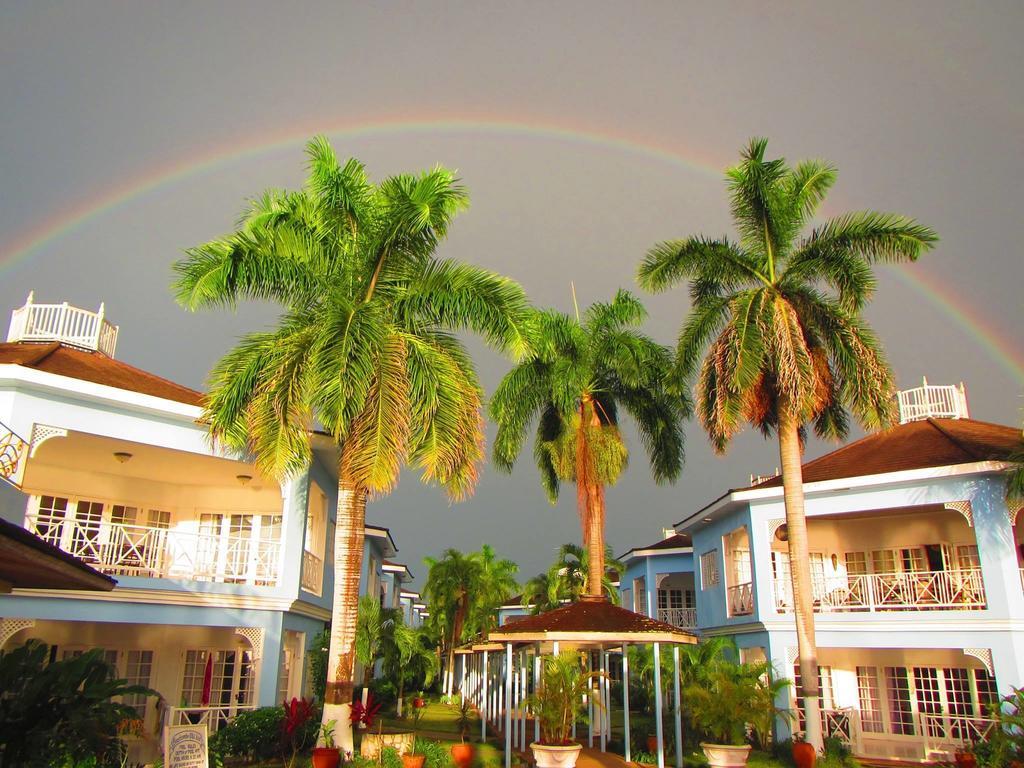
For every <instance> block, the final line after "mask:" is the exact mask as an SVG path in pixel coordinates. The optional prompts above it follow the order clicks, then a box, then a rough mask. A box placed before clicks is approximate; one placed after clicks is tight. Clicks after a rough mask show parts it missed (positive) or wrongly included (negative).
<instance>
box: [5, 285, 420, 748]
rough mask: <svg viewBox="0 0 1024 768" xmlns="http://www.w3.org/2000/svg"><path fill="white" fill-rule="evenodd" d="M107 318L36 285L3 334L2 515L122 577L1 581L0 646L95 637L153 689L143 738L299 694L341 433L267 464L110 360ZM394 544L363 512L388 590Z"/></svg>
mask: <svg viewBox="0 0 1024 768" xmlns="http://www.w3.org/2000/svg"><path fill="white" fill-rule="evenodd" d="M117 335H118V328H117V326H114V325H112V324H111V323H110V322H109V321H108V320H107V318H106V317H105V316H104V310H103V307H102V306H101V307H100V309H99V311H98V312H89V311H86V310H81V309H78V308H75V307H71V306H68V305H67V304H56V305H45V304H35V303H34V302H33V300H32V297H31V296H30V297H29V301H28V303H27V304H26V305H25V306H24V307H22V308H21V309H19V310H16V311H15V312H14V313H13V316H12V322H11V327H10V332H9V334H8V339H7V343H5V344H0V476H2V477H3V479H5V480H7V484H5V483H0V489H2V490H0V516H2V517H4V518H5V519H7V520H9V521H12V522H15V523H17V524H19V525H23V526H25V527H26V528H27V529H29V530H30V531H33V532H35V533H36V534H38V535H39V536H40V537H42V538H43V539H45V540H46V541H48V542H50V543H52V544H55V545H58V546H59V547H61V548H62V549H64V550H66V551H67V552H70V553H71V554H73V555H75V556H76V557H78V558H80V559H81V560H83V561H85V562H86V563H88V564H90V565H91V566H93V567H94V568H95V569H97V570H99V571H101V572H103V573H106V574H110V575H112V576H114V577H115V578H116V579H117V581H118V584H117V586H116V588H115V589H114V590H113V591H112V592H95V593H93V592H61V591H57V590H19V589H15V590H13V592H12V593H11V594H9V595H0V648H4V647H8V648H9V647H11V646H12V645H16V644H20V643H22V642H24V641H25V640H27V639H29V638H38V639H40V640H43V641H44V642H46V643H49V644H51V645H53V646H55V647H56V650H55V654H56V657H58V658H59V657H62V656H67V655H69V654H75V653H78V652H80V651H82V650H85V649H88V648H94V647H101V648H104V649H106V651H107V654H108V657H109V659H110V660H111V661H112V662H113V663H114V664H116V666H117V668H118V671H119V673H120V675H121V676H122V677H125V678H127V679H128V681H129V682H131V683H136V684H142V685H147V686H150V687H152V688H154V689H155V690H157V691H159V692H160V694H161V698H160V699H159V701H158V700H155V699H152V698H151V699H149V700H148V701H147V700H143V699H141V698H140V699H139V700H138V701H136V702H134V703H135V704H136V705H137V707H138V713H139V716H140V717H141V718H142V719H143V720H144V722H145V732H146V734H147V737H146V739H147V742H148V743H147V744H145V745H141V748H142V749H143V752H145V751H146V749H147V748H148V749H153V748H155V747H156V745H157V743H158V741H157V739H158V734H159V733H160V726H161V724H163V723H167V722H171V723H173V722H180V721H183V720H185V719H190V720H195V719H200V718H201V719H203V720H206V721H208V722H209V723H210V725H211V727H212V728H216V727H217V726H218V725H219V724H220V723H222V722H224V721H225V720H226V719H227V718H230V717H231V716H233V715H234V714H235V713H236V712H237V711H239V710H241V709H246V708H253V707H256V706H266V705H271V704H275V703H279V702H280V701H282V700H283V699H285V698H290V697H292V696H300V695H302V694H304V693H307V694H308V679H307V677H308V676H307V675H306V674H305V672H306V667H307V665H306V653H307V650H308V649H309V648H310V644H311V642H312V640H313V638H314V636H315V635H316V634H317V633H319V632H320V631H321V630H322V629H323V628H324V627H325V624H326V623H327V622H328V621H329V619H330V615H331V599H332V594H333V587H334V584H333V578H334V570H333V565H332V564H333V551H332V550H333V539H334V537H333V530H334V519H335V507H336V488H337V470H336V467H337V451H336V447H335V445H334V444H333V443H332V442H331V441H330V440H329V439H327V438H326V437H323V436H319V435H317V436H314V459H313V462H312V464H311V465H310V467H309V468H308V470H307V471H305V472H304V473H302V474H301V475H299V476H297V477H294V478H292V479H291V480H289V481H287V482H285V483H283V484H282V483H278V482H277V481H275V480H274V479H272V478H270V477H265V476H263V475H261V474H260V472H259V471H258V470H257V469H256V468H255V466H254V465H253V464H252V462H251V461H249V460H248V459H247V458H245V457H240V456H236V455H231V454H229V453H227V452H225V451H223V450H221V449H219V448H218V447H217V446H212V445H211V444H210V441H209V440H208V439H207V434H206V431H205V429H204V427H203V426H202V425H201V424H200V423H199V422H198V420H199V417H200V414H201V408H200V403H201V397H202V396H201V393H199V392H195V391H193V390H191V389H188V388H186V387H182V386H180V385H177V384H174V383H173V382H170V381H167V380H165V379H162V378H160V377H157V376H154V375H152V374H150V373H147V372H145V371H142V370H139V369H137V368H134V367H132V366H130V365H127V364H126V363H123V362H121V361H119V360H117V359H116V357H115V347H116V343H117ZM396 551H397V547H396V546H395V542H394V540H393V538H392V536H391V533H390V532H389V531H388V530H387V529H386V528H381V527H378V526H371V525H368V526H367V527H366V549H365V552H364V558H363V572H362V577H361V578H362V580H361V591H362V593H364V594H374V595H376V594H380V595H381V597H382V600H384V601H385V603H386V604H389V605H394V606H397V605H398V604H399V595H400V593H401V591H402V584H403V583H404V582H405V581H407V580H408V578H409V573H408V569H407V568H405V567H404V566H401V565H399V564H394V563H392V564H390V565H385V563H386V562H387V561H389V559H390V558H393V557H394V556H395V554H396ZM207 679H209V682H207ZM204 688H208V689H209V691H208V693H207V694H206V695H204Z"/></svg>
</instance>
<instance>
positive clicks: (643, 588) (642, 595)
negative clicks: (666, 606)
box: [633, 579, 647, 616]
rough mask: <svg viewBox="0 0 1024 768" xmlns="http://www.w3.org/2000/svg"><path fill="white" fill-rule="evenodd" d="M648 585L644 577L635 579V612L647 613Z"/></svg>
mask: <svg viewBox="0 0 1024 768" xmlns="http://www.w3.org/2000/svg"><path fill="white" fill-rule="evenodd" d="M646 600H647V585H646V583H645V580H644V579H633V613H640V614H643V615H644V616H646V615H647V605H646Z"/></svg>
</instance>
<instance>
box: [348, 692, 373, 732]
mask: <svg viewBox="0 0 1024 768" xmlns="http://www.w3.org/2000/svg"><path fill="white" fill-rule="evenodd" d="M380 707H381V705H380V703H378V702H376V701H374V699H373V693H367V694H366V704H363V702H362V701H356V702H355V703H354V704H353V705H352V711H351V712H350V713H349V720H351V721H352V725H353V727H356V728H358V727H359V726H360V725H362V726H363V727H365V728H369V727H370V726H371V725H373V721H374V720H375V719H376V717H377V713H378V712H380Z"/></svg>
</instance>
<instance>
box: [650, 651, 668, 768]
mask: <svg viewBox="0 0 1024 768" xmlns="http://www.w3.org/2000/svg"><path fill="white" fill-rule="evenodd" d="M653 645H654V728H655V732H656V733H657V736H658V768H665V734H664V733H663V732H662V731H663V730H664V729H663V728H662V725H661V643H654V644H653Z"/></svg>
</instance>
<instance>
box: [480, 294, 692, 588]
mask: <svg viewBox="0 0 1024 768" xmlns="http://www.w3.org/2000/svg"><path fill="white" fill-rule="evenodd" d="M646 317H647V313H646V310H645V309H644V307H643V305H642V304H641V303H640V302H639V301H638V300H637V299H636V298H635V297H634V296H632V295H630V294H629V293H628V292H626V291H619V292H618V293H617V294H616V295H615V297H614V298H613V299H612V301H611V302H608V303H603V302H599V303H595V304H593V305H592V306H591V307H590V308H589V309H587V311H586V312H585V313H584V314H583V316H582V317H581V316H580V314H579V311H578V310H577V311H576V314H575V316H572V317H571V316H569V315H565V314H562V313H560V312H555V311H553V310H546V311H537V312H535V313H534V314H533V316H532V319H531V322H530V325H529V338H530V343H531V347H532V353H531V354H530V355H529V356H528V357H527V358H526V359H524V360H523V361H522V362H521V363H519V364H518V365H516V366H515V367H514V368H513V369H512V370H511V371H510V372H509V373H508V374H507V375H506V376H505V377H504V379H502V381H501V384H499V385H498V388H497V389H496V390H495V392H494V396H493V398H492V399H491V403H490V413H491V416H492V417H493V419H494V421H495V422H496V423H497V424H498V433H497V436H496V438H495V441H494V446H493V456H494V461H495V463H496V464H497V465H498V467H500V468H501V469H504V470H505V471H509V472H510V471H511V470H512V467H513V465H514V464H515V461H516V459H517V458H518V456H519V453H520V451H521V449H522V445H523V441H524V440H525V439H526V433H527V431H528V429H529V427H530V425H531V423H532V422H533V421H535V420H536V421H537V430H536V436H535V441H534V458H535V459H536V462H537V466H538V468H539V470H540V474H541V481H542V483H543V485H544V488H545V490H546V491H547V493H548V497H549V499H550V500H551V502H552V503H554V502H555V501H556V500H557V498H558V492H559V486H560V484H561V483H562V482H574V483H575V484H576V500H577V510H578V512H579V515H580V523H581V526H582V529H583V542H584V545H585V546H586V547H587V548H588V550H589V555H590V556H589V561H588V564H589V568H590V576H589V578H588V589H589V592H590V593H591V594H594V595H599V594H601V583H602V580H603V577H604V573H605V570H604V562H603V560H604V554H605V543H604V518H605V487H606V486H608V485H613V484H614V483H615V482H616V481H617V480H618V479H619V476H620V475H621V474H622V472H623V470H624V469H625V468H626V462H627V458H628V451H627V449H626V444H625V441H624V440H623V437H622V433H621V431H620V428H619V411H620V409H622V410H624V411H625V412H626V413H628V414H629V415H630V416H631V417H632V418H633V420H634V422H635V423H636V426H637V430H638V431H639V433H640V438H641V442H642V443H643V445H644V448H645V449H646V452H647V455H648V457H649V459H650V463H651V470H652V473H653V475H654V479H655V481H656V482H659V483H661V482H671V481H674V480H675V479H676V478H677V477H678V476H679V472H680V471H681V469H682V465H683V433H682V428H681V420H682V417H683V416H684V415H685V414H686V412H687V410H688V403H687V401H686V400H685V398H682V397H679V396H673V395H672V394H671V393H670V392H669V391H667V389H666V387H665V381H666V376H667V373H668V371H669V367H670V362H671V361H670V354H669V351H668V350H667V349H666V348H665V347H662V346H661V345H660V344H657V343H655V342H654V341H653V340H652V339H650V338H649V337H648V336H645V335H644V334H642V333H640V332H639V331H638V330H636V328H637V326H639V324H640V323H642V322H643V321H644V319H645V318H646Z"/></svg>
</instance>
